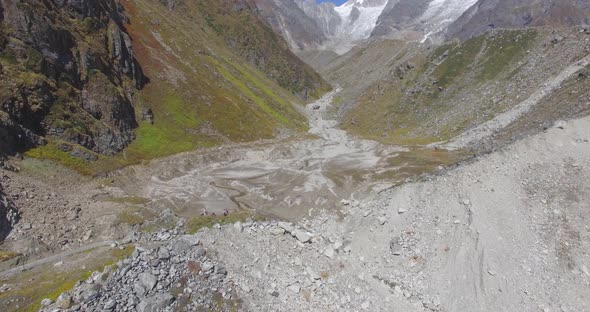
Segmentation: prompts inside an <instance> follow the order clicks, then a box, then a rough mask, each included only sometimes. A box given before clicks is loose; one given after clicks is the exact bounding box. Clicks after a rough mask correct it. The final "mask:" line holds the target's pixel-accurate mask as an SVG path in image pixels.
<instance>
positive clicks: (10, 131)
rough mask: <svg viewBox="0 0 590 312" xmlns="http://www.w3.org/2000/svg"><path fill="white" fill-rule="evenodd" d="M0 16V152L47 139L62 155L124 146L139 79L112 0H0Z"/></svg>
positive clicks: (128, 138)
mask: <svg viewBox="0 0 590 312" xmlns="http://www.w3.org/2000/svg"><path fill="white" fill-rule="evenodd" d="M0 13H1V14H0V18H1V21H2V24H1V26H0V27H1V28H0V70H1V71H0V138H2V140H0V152H3V153H14V152H18V151H22V150H24V149H27V148H30V147H33V146H35V145H38V144H41V143H43V142H44V141H45V140H46V138H47V139H49V140H56V141H59V142H62V143H60V146H62V147H63V149H64V151H68V152H70V151H71V150H72V147H71V145H70V144H79V145H81V146H83V147H84V148H86V149H88V150H91V151H93V152H95V153H101V154H109V155H110V154H114V153H116V152H119V151H121V150H122V149H123V148H125V147H126V146H127V144H128V143H129V142H130V141H131V140H132V139H133V137H134V134H133V129H134V128H135V127H136V126H137V122H136V120H135V112H134V109H133V97H134V94H135V93H136V91H137V90H138V89H139V88H140V87H141V85H142V83H143V81H144V78H143V76H142V72H141V69H140V66H139V65H138V63H137V62H136V60H135V58H134V54H133V49H132V47H131V39H130V37H129V35H128V34H127V33H126V32H125V31H124V28H123V26H122V24H123V22H124V20H125V15H124V13H123V11H122V9H121V7H120V5H119V4H118V2H116V1H114V0H100V1H85V0H80V1H73V0H50V1H41V0H33V1H1V2H0ZM87 154H88V157H92V156H90V155H91V154H92V153H90V152H88V153H87Z"/></svg>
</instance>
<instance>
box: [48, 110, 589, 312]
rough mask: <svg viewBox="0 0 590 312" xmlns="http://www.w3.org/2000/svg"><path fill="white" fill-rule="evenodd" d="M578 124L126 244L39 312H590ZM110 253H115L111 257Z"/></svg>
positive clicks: (585, 148) (584, 143)
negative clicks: (305, 215)
mask: <svg viewBox="0 0 590 312" xmlns="http://www.w3.org/2000/svg"><path fill="white" fill-rule="evenodd" d="M587 129H590V118H583V119H579V120H574V121H569V122H567V123H566V122H560V123H559V126H558V127H554V128H551V129H548V130H547V131H546V132H545V133H541V134H538V135H536V136H532V137H529V138H526V139H524V140H521V141H519V142H517V143H515V144H513V145H511V146H509V147H508V148H506V149H505V150H502V151H499V152H495V153H492V154H489V155H485V156H482V157H480V158H479V159H477V160H475V161H472V162H470V163H468V164H465V165H463V166H460V167H458V168H456V169H453V170H450V171H447V172H444V173H440V174H438V175H436V176H431V177H430V178H428V179H426V180H425V181H422V182H415V183H408V184H405V185H402V186H400V187H397V188H393V189H388V190H384V191H381V192H380V193H373V194H371V195H370V196H369V197H368V198H367V199H365V200H363V201H357V200H354V199H343V200H342V201H341V203H340V204H341V206H342V209H341V214H340V215H339V216H336V215H335V214H334V213H333V212H330V211H325V212H323V213H321V214H320V215H318V216H316V217H314V218H311V219H308V220H303V221H301V222H299V223H297V224H293V223H289V222H281V221H259V222H238V223H235V224H228V225H223V226H221V225H215V226H214V227H213V228H211V229H203V230H201V231H199V232H197V233H196V234H195V235H186V234H183V232H182V230H181V229H182V227H181V225H182V220H180V221H179V222H180V223H179V224H177V228H175V229H172V230H161V231H160V232H157V233H155V234H140V233H135V234H134V235H133V236H131V238H130V241H131V242H133V243H134V244H135V245H136V246H138V247H137V249H136V251H135V252H134V253H133V255H132V256H131V257H130V258H128V259H126V260H123V261H121V262H119V263H117V264H116V265H115V266H113V267H109V268H107V269H106V270H105V271H104V272H95V273H94V274H93V275H92V276H91V278H89V279H88V280H87V281H83V282H79V283H78V285H77V286H76V287H75V288H74V289H73V290H72V291H69V292H67V293H64V294H62V296H60V298H59V299H58V300H57V301H56V302H50V301H49V300H47V301H45V302H43V304H44V307H43V309H42V310H43V311H55V310H56V309H63V310H66V311H136V310H137V311H183V310H186V311H211V310H214V311H217V310H219V311H590V308H589V307H590V272H589V266H590V255H589V251H590V243H589V242H590V239H589V235H590V226H589V225H588V224H590V223H588V220H587V218H588V207H589V206H590V205H589V204H590V203H589V198H590V196H589V188H588V186H587V184H586V183H585V182H586V181H588V179H589V178H590V170H588V164H589V162H590V159H589V158H590V143H589V140H590V133H589V132H588V130H587ZM115 248H116V247H115Z"/></svg>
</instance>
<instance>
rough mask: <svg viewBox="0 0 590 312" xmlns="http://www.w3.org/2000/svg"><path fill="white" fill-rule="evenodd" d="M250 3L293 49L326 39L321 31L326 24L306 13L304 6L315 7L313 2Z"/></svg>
mask: <svg viewBox="0 0 590 312" xmlns="http://www.w3.org/2000/svg"><path fill="white" fill-rule="evenodd" d="M252 3H253V4H254V5H255V6H256V8H257V9H258V12H259V14H260V16H261V17H262V19H263V20H265V21H266V22H267V23H268V24H269V25H270V26H271V27H272V29H273V30H275V32H277V33H278V34H280V35H282V36H283V38H284V39H285V40H286V41H287V42H288V43H289V46H290V47H291V48H292V49H293V50H294V51H303V50H308V49H314V48H317V47H318V46H321V45H322V44H324V43H325V42H326V41H327V39H328V38H327V36H326V33H325V32H324V31H323V29H324V27H327V26H324V25H321V24H320V23H319V21H318V20H316V19H314V18H313V16H312V15H308V14H307V13H308V11H306V8H308V7H309V5H311V6H313V7H314V8H315V7H316V5H315V3H313V4H312V3H311V2H309V1H306V0H298V1H282V0H252ZM324 6H329V4H325V5H324ZM332 6H333V5H332Z"/></svg>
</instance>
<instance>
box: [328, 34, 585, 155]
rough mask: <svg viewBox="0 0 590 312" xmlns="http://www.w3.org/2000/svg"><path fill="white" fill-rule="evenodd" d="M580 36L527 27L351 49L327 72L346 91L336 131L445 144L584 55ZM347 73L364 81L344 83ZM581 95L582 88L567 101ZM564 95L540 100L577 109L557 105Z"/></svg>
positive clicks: (572, 103)
mask: <svg viewBox="0 0 590 312" xmlns="http://www.w3.org/2000/svg"><path fill="white" fill-rule="evenodd" d="M587 39H588V35H587V34H585V33H584V32H580V28H575V29H570V30H567V31H562V32H554V31H553V30H552V29H549V28H532V29H524V30H495V31H492V32H488V33H486V34H484V35H481V36H478V37H475V38H472V39H470V40H467V41H465V42H459V41H453V42H449V43H447V44H444V45H441V46H438V47H428V46H421V45H417V44H412V43H406V42H402V41H392V40H383V41H377V42H373V43H371V44H368V45H366V46H364V47H358V48H357V49H356V50H353V51H351V52H350V53H349V54H347V55H345V56H343V57H342V59H341V60H339V61H337V62H335V63H334V64H332V66H331V67H329V68H328V69H327V70H326V75H327V77H329V78H330V79H331V80H333V81H336V82H338V83H339V84H341V85H342V86H343V88H344V90H349V91H348V92H344V93H343V94H342V99H341V101H342V103H343V104H342V110H341V112H342V113H343V114H344V116H343V122H342V126H343V128H345V129H347V130H349V131H350V132H352V133H354V134H357V135H360V136H363V137H367V138H371V139H376V140H379V141H382V142H387V143H395V144H429V143H434V142H439V141H446V140H449V139H450V138H452V137H454V136H456V135H458V134H460V133H461V132H463V131H465V130H466V129H469V128H471V127H474V126H476V125H479V124H481V123H483V122H486V121H487V120H489V119H491V118H493V117H494V116H496V115H498V114H500V113H501V112H504V111H507V110H509V109H511V108H513V107H514V106H516V105H517V104H519V103H520V102H522V101H524V100H525V99H527V98H528V97H529V96H531V94H533V92H535V91H536V90H538V89H539V88H542V87H543V85H544V84H545V83H546V82H547V80H548V79H551V78H552V77H554V76H556V75H558V74H559V73H560V72H561V71H562V70H563V69H564V68H565V67H567V66H568V65H570V64H573V63H575V62H577V61H578V60H580V59H581V58H582V57H584V56H586V55H587V54H588V51H589V48H590V46H588V44H587V41H586V40H587ZM580 42H585V43H586V44H580ZM351 72H356V73H357V77H363V79H361V81H363V82H362V83H359V84H356V83H355V82H354V81H353V80H351V79H350V78H349V77H350V73H351ZM576 79H577V80H574V81H571V82H570V86H569V88H570V90H572V89H571V88H573V87H572V86H571V84H580V83H581V84H583V83H584V81H585V79H586V76H585V75H584V74H583V73H580V77H579V78H576ZM579 86H582V85H579ZM580 92H581V93H580ZM584 92H587V88H581V89H580V90H579V91H578V92H576V93H575V94H574V93H572V94H571V96H572V97H577V96H578V95H576V94H578V93H579V94H584ZM566 95H567V94H561V96H560V97H547V98H545V99H543V100H542V101H551V102H552V104H546V105H555V106H561V111H562V112H563V111H569V110H576V111H580V108H576V107H575V106H579V105H580V103H579V101H563V97H564V96H566ZM558 98H559V99H560V100H557V99H558ZM584 105H586V106H587V105H588V103H585V104H584ZM531 116H532V114H531ZM538 117H539V116H537V117H536V118H537V119H538ZM525 118H526V117H525ZM552 118H557V116H555V114H553V117H552ZM546 122H550V120H547V121H546ZM546 122H545V123H544V124H545V125H546ZM520 124H521V125H522V124H527V122H526V120H525V121H521V122H520ZM539 127H541V125H539ZM517 132H518V130H516V129H515V131H514V133H517Z"/></svg>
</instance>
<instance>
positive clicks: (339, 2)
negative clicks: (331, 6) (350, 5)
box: [317, 0, 346, 5]
mask: <svg viewBox="0 0 590 312" xmlns="http://www.w3.org/2000/svg"><path fill="white" fill-rule="evenodd" d="M317 2H318V3H322V2H334V3H336V5H341V4H342V3H344V2H346V0H317Z"/></svg>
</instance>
